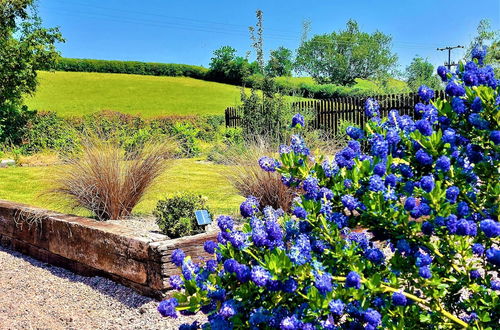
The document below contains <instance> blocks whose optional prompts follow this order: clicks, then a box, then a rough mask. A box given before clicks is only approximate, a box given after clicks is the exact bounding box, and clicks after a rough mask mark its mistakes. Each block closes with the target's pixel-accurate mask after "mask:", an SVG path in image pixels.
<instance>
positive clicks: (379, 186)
mask: <svg viewBox="0 0 500 330" xmlns="http://www.w3.org/2000/svg"><path fill="white" fill-rule="evenodd" d="M368 189H370V190H371V191H374V192H378V191H384V190H385V185H384V181H383V180H382V178H381V177H380V176H378V175H376V174H375V175H372V176H371V177H370V182H369V186H368Z"/></svg>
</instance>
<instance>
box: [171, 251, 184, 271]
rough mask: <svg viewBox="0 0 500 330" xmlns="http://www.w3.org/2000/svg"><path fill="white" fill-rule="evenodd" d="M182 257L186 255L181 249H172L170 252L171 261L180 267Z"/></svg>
mask: <svg viewBox="0 0 500 330" xmlns="http://www.w3.org/2000/svg"><path fill="white" fill-rule="evenodd" d="M184 258H186V255H185V254H184V251H182V250H181V249H177V250H174V252H172V257H171V259H172V262H173V263H174V264H175V265H176V266H177V267H180V266H181V265H182V262H183V261H184Z"/></svg>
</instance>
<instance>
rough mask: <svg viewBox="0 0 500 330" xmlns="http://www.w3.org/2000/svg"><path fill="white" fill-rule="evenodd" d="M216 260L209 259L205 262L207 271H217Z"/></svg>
mask: <svg viewBox="0 0 500 330" xmlns="http://www.w3.org/2000/svg"><path fill="white" fill-rule="evenodd" d="M217 265H218V263H217V260H214V259H210V260H208V261H207V263H206V268H207V271H209V272H211V273H213V272H215V270H216V269H217Z"/></svg>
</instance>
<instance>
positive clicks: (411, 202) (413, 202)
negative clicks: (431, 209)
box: [404, 197, 417, 211]
mask: <svg viewBox="0 0 500 330" xmlns="http://www.w3.org/2000/svg"><path fill="white" fill-rule="evenodd" d="M415 207H417V199H416V198H415V197H408V198H407V199H406V200H405V204H404V208H405V210H406V211H411V210H413V209H414V208H415Z"/></svg>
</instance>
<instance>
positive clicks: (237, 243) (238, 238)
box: [229, 231, 248, 250]
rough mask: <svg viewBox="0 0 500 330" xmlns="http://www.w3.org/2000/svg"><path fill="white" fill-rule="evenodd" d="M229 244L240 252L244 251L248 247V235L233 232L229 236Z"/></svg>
mask: <svg viewBox="0 0 500 330" xmlns="http://www.w3.org/2000/svg"><path fill="white" fill-rule="evenodd" d="M229 242H231V244H232V245H233V246H234V247H235V248H237V249H238V250H242V249H244V248H246V247H247V246H248V234H245V233H243V232H241V231H233V232H232V233H231V234H230V236H229Z"/></svg>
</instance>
